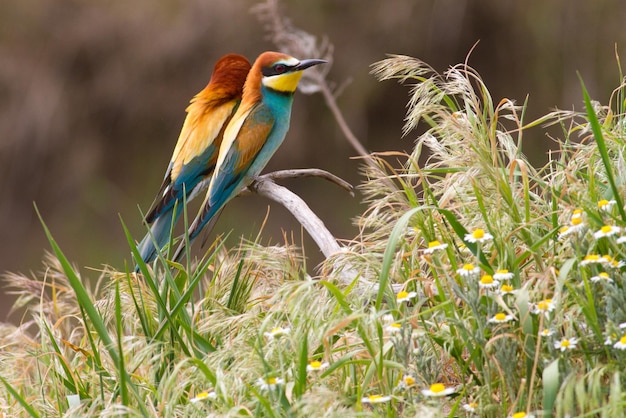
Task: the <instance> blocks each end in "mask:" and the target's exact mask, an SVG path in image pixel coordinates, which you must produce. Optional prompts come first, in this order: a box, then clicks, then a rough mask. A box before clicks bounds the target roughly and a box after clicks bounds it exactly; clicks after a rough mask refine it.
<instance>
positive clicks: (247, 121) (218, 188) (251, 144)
mask: <svg viewBox="0 0 626 418" xmlns="http://www.w3.org/2000/svg"><path fill="white" fill-rule="evenodd" d="M325 62H326V61H324V60H319V59H306V60H298V59H296V58H294V57H291V56H289V55H286V54H281V53H278V52H264V53H262V54H261V55H259V57H258V58H257V59H256V61H255V62H254V64H253V65H252V69H251V70H250V72H249V73H248V77H247V78H246V83H245V85H244V88H243V98H242V100H241V105H240V106H239V108H238V109H237V111H236V113H235V115H234V116H233V118H232V120H231V121H230V122H229V123H228V126H227V127H226V131H225V132H224V139H223V140H222V145H221V146H220V151H219V156H218V158H217V164H216V166H215V172H214V174H213V178H212V179H211V182H210V185H209V190H208V192H207V195H206V198H205V200H204V203H203V205H202V208H201V209H200V212H199V213H198V215H197V217H196V218H195V220H194V221H193V223H192V224H191V226H190V228H189V240H190V242H191V241H193V240H194V239H195V238H196V237H197V236H198V234H199V233H200V231H202V229H203V228H205V226H206V225H207V224H209V225H211V226H212V224H213V223H214V221H215V219H216V216H217V215H218V214H219V212H220V211H221V210H222V208H223V207H224V205H226V203H228V201H229V200H231V199H232V198H233V197H235V196H237V194H239V193H240V192H241V191H242V190H243V189H244V188H245V187H247V186H248V185H249V184H250V183H251V182H252V180H253V179H254V178H255V177H256V176H258V175H259V173H260V172H261V170H263V168H264V167H265V165H266V164H267V162H268V161H269V159H270V158H271V157H272V155H273V154H274V152H276V150H277V149H278V147H279V146H280V144H281V143H282V142H283V139H285V135H286V134H287V130H288V129H289V120H290V117H291V105H292V103H293V95H294V93H295V91H296V88H297V86H298V82H299V81H300V78H301V77H302V72H303V71H304V70H306V69H307V68H309V67H312V66H314V65H318V64H323V63H325ZM209 229H210V228H209ZM183 249H184V245H181V246H180V247H179V249H178V252H177V253H176V255H175V257H174V259H178V258H179V257H180V255H181V253H182V250H183Z"/></svg>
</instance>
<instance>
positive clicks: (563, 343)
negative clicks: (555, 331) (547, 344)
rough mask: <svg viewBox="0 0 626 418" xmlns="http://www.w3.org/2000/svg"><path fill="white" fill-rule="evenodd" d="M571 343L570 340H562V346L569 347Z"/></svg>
mask: <svg viewBox="0 0 626 418" xmlns="http://www.w3.org/2000/svg"><path fill="white" fill-rule="evenodd" d="M569 345H570V342H569V340H563V341H561V347H565V348H567V347H569Z"/></svg>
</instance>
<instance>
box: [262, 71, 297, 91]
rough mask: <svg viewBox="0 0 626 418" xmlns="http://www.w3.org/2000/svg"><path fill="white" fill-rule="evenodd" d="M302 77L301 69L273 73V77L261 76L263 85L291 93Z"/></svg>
mask: <svg viewBox="0 0 626 418" xmlns="http://www.w3.org/2000/svg"><path fill="white" fill-rule="evenodd" d="M301 77H302V71H294V72H291V73H286V74H281V75H275V76H273V77H263V85H264V86H266V87H269V88H271V89H272V90H276V91H282V92H285V93H293V92H294V91H296V87H298V82H299V81H300V78H301Z"/></svg>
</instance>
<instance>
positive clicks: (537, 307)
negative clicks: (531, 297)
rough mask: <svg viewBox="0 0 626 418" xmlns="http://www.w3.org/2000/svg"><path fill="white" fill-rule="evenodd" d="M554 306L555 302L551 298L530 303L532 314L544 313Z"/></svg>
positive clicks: (550, 310)
mask: <svg viewBox="0 0 626 418" xmlns="http://www.w3.org/2000/svg"><path fill="white" fill-rule="evenodd" d="M554 308H555V304H554V302H553V301H552V299H544V300H542V301H541V302H537V303H535V304H533V305H532V307H531V312H532V313H534V314H544V315H547V314H548V313H550V312H552V311H553V310H554Z"/></svg>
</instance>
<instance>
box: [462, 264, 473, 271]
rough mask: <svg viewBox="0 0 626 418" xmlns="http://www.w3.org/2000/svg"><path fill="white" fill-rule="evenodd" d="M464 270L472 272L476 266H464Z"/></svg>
mask: <svg viewBox="0 0 626 418" xmlns="http://www.w3.org/2000/svg"><path fill="white" fill-rule="evenodd" d="M463 270H466V271H472V270H474V265H473V264H463Z"/></svg>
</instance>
